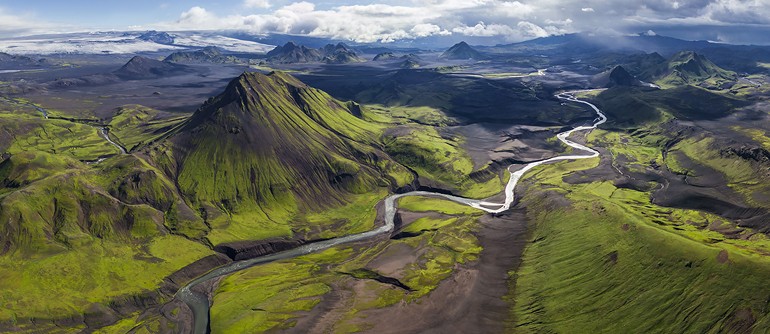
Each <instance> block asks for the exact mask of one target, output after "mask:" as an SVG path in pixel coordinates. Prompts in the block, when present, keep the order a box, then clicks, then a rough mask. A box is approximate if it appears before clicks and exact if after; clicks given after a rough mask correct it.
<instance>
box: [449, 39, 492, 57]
mask: <svg viewBox="0 0 770 334" xmlns="http://www.w3.org/2000/svg"><path fill="white" fill-rule="evenodd" d="M440 57H441V58H443V59H483V58H484V56H482V55H481V53H479V52H478V51H476V50H475V49H474V48H472V47H471V46H470V45H468V43H465V42H460V43H457V44H455V45H453V46H452V47H451V48H449V49H447V50H446V51H444V53H442V54H441V56H440Z"/></svg>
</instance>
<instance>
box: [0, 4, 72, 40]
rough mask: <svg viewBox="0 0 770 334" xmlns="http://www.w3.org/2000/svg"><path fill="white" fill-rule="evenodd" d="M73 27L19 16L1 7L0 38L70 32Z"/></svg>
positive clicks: (30, 16) (27, 16) (32, 17)
mask: <svg viewBox="0 0 770 334" xmlns="http://www.w3.org/2000/svg"><path fill="white" fill-rule="evenodd" d="M71 29H72V28H71V27H68V26H60V25H54V24H51V23H48V22H45V21H44V20H40V19H38V18H36V17H34V16H32V15H18V14H14V13H10V12H8V11H7V10H6V9H3V8H2V7H0V37H11V36H19V35H30V34H39V33H48V32H62V31H69V30H71Z"/></svg>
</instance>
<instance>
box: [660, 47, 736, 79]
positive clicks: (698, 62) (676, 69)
mask: <svg viewBox="0 0 770 334" xmlns="http://www.w3.org/2000/svg"><path fill="white" fill-rule="evenodd" d="M666 66H667V68H666V69H665V72H664V74H663V76H662V78H661V79H660V81H661V82H663V83H666V84H672V85H682V84H699V83H703V82H704V81H706V80H708V79H714V80H715V81H734V80H735V79H736V78H737V76H736V74H735V72H732V71H727V70H725V69H722V68H721V67H719V66H717V65H716V64H714V63H713V62H711V61H710V60H709V59H708V58H706V57H704V56H702V55H699V54H697V53H695V52H692V51H682V52H679V53H677V54H675V55H674V56H673V57H671V59H669V61H668V64H667V65H666Z"/></svg>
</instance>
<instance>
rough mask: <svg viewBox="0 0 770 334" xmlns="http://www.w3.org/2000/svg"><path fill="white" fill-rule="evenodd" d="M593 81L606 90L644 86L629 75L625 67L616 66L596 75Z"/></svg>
mask: <svg viewBox="0 0 770 334" xmlns="http://www.w3.org/2000/svg"><path fill="white" fill-rule="evenodd" d="M592 81H593V82H594V84H595V85H597V86H599V87H604V88H612V87H617V86H625V87H631V86H644V84H643V83H642V82H641V81H640V80H639V79H637V78H635V77H634V76H633V75H631V74H630V73H628V71H626V69H625V68H623V66H615V67H613V68H612V69H610V70H608V71H605V72H602V73H600V74H598V75H596V76H595V77H594V78H593V80H592Z"/></svg>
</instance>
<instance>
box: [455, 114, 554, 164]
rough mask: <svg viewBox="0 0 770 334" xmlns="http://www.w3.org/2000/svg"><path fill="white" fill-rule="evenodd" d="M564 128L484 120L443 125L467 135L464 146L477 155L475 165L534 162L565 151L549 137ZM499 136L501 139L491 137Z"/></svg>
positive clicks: (464, 135)
mask: <svg viewBox="0 0 770 334" xmlns="http://www.w3.org/2000/svg"><path fill="white" fill-rule="evenodd" d="M559 129H561V128H549V127H537V126H525V125H504V124H486V123H485V124H481V123H475V124H470V125H462V126H453V127H448V128H444V129H442V131H447V132H449V133H451V134H460V135H462V136H463V137H464V138H465V142H464V143H463V148H464V149H465V151H466V152H467V153H468V154H469V155H470V157H471V159H473V163H474V169H479V168H481V167H483V166H486V165H487V164H488V163H489V162H490V161H505V160H506V159H510V160H515V161H519V162H531V161H536V160H542V159H547V158H550V157H553V156H554V155H556V154H559V153H561V152H563V151H564V146H563V145H561V144H560V143H558V142H551V143H549V142H547V141H546V140H547V139H549V138H552V137H554V136H556V133H557V132H558V130H559ZM491 138H496V139H497V140H490V139H491Z"/></svg>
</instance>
